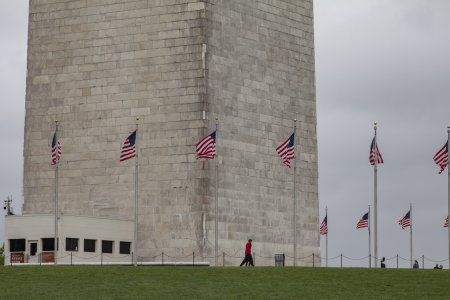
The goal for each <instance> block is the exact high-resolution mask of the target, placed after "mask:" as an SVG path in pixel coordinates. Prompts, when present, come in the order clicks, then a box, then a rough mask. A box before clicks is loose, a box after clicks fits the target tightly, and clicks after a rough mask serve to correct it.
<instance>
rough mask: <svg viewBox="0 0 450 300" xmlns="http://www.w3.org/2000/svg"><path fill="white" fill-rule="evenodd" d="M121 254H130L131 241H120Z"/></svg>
mask: <svg viewBox="0 0 450 300" xmlns="http://www.w3.org/2000/svg"><path fill="white" fill-rule="evenodd" d="M119 248H120V254H130V253H131V252H130V249H131V242H120V247H119Z"/></svg>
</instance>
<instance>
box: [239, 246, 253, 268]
mask: <svg viewBox="0 0 450 300" xmlns="http://www.w3.org/2000/svg"><path fill="white" fill-rule="evenodd" d="M244 264H245V266H247V265H250V266H252V267H254V265H253V257H252V239H249V240H248V242H247V244H245V257H244V260H243V261H242V262H241V265H240V266H241V267H242V266H243V265H244Z"/></svg>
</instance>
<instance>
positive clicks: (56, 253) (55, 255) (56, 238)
mask: <svg viewBox="0 0 450 300" xmlns="http://www.w3.org/2000/svg"><path fill="white" fill-rule="evenodd" d="M52 146H53V145H52ZM55 147H56V157H55V159H56V164H55V240H54V247H55V248H54V250H53V251H54V258H53V261H54V263H55V265H57V264H58V169H59V156H58V153H59V152H58V151H59V149H58V120H55Z"/></svg>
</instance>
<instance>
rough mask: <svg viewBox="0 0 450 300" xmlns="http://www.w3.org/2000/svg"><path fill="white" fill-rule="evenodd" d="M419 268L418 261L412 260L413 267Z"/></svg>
mask: <svg viewBox="0 0 450 300" xmlns="http://www.w3.org/2000/svg"><path fill="white" fill-rule="evenodd" d="M418 268H419V262H418V261H417V260H415V261H414V265H413V269H418Z"/></svg>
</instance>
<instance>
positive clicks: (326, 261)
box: [325, 206, 328, 268]
mask: <svg viewBox="0 0 450 300" xmlns="http://www.w3.org/2000/svg"><path fill="white" fill-rule="evenodd" d="M325 218H327V234H326V235H325V256H326V260H325V267H327V268H328V207H327V206H325Z"/></svg>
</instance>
